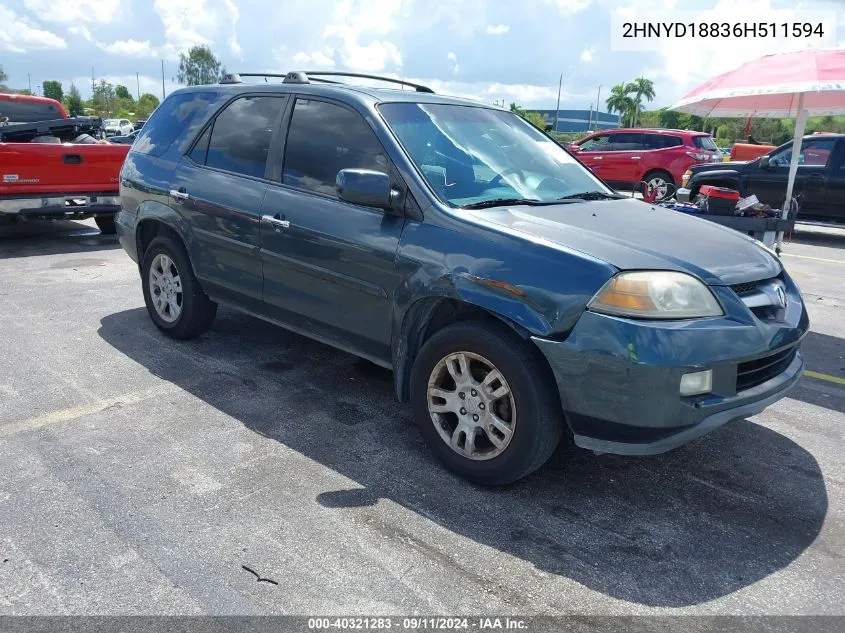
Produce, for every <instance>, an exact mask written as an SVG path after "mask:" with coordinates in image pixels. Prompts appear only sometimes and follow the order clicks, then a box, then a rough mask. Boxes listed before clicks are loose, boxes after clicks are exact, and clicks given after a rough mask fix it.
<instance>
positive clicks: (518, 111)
mask: <svg viewBox="0 0 845 633" xmlns="http://www.w3.org/2000/svg"><path fill="white" fill-rule="evenodd" d="M510 110H511V112H513V113H515V114H518V115H519V116H521V117H523V118H525V110H524V109H523V108H520V107H519V106H518V105H516V104H515V103H514V102H513V101H511V105H510Z"/></svg>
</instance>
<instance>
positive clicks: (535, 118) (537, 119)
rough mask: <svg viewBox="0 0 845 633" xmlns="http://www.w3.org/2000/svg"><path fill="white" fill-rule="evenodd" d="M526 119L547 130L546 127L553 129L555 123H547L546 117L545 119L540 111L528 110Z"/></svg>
mask: <svg viewBox="0 0 845 633" xmlns="http://www.w3.org/2000/svg"><path fill="white" fill-rule="evenodd" d="M525 119H526V120H527V121H528V122H529V123H531V124H532V125H535V126H536V127H538V128H540V129H541V130H545V129H546V128H549V129H551V128H552V125H553V123H546V119H544V118H543V117H542V116H541V115H540V114H539V113H537V112H528V113H527V114H526V115H525Z"/></svg>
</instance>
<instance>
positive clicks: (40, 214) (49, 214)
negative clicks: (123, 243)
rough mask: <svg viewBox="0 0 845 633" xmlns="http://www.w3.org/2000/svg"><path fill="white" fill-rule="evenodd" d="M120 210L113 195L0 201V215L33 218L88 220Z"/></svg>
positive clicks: (78, 195) (44, 197) (74, 195)
mask: <svg viewBox="0 0 845 633" xmlns="http://www.w3.org/2000/svg"><path fill="white" fill-rule="evenodd" d="M119 210H120V197H119V196H115V195H98V194H72V195H68V196H43V197H27V198H11V199H3V200H0V214H4V215H15V216H26V217H34V218H53V219H60V218H65V219H66V218H77V219H79V218H90V217H92V216H96V215H114V214H115V213H117V212H118V211H119Z"/></svg>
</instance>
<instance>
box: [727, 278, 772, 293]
mask: <svg viewBox="0 0 845 633" xmlns="http://www.w3.org/2000/svg"><path fill="white" fill-rule="evenodd" d="M768 281H769V280H768V279H767V280H765V281H750V282H746V283H743V284H734V285H733V286H731V290H733V291H734V292H735V293H736V294H738V295H739V296H740V297H741V296H742V295H748V294H751V293H752V292H756V291H757V287H758V286H759V285H760V284H764V283H767V282H768Z"/></svg>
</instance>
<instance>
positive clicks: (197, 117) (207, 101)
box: [132, 91, 217, 156]
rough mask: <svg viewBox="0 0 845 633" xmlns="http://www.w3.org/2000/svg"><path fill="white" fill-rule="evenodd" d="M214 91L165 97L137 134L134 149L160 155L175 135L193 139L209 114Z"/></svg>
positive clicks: (174, 138)
mask: <svg viewBox="0 0 845 633" xmlns="http://www.w3.org/2000/svg"><path fill="white" fill-rule="evenodd" d="M216 96H217V95H216V93H214V92H211V91H208V92H181V93H176V94H174V95H171V96H169V97H168V98H167V99H165V100H164V103H162V104H161V105H160V106H159V107H158V108H156V110H155V112H153V115H152V116H151V117H150V119H149V121H148V122H147V124H146V125H145V126H144V128H143V129H142V130H141V133H140V134H139V135H138V139H137V140H136V141H135V144H134V145H133V146H132V151H133V152H139V153H141V154H150V155H151V156H161V155H162V154H164V152H166V151H167V149H168V148H169V147H170V146H171V145H172V144H173V142H174V141H175V140H176V139H177V138H193V136H194V135H195V134H196V133H197V131H198V130H199V128H200V127H202V124H203V123H205V122H206V121H207V120H208V117H209V116H210V115H211V109H212V107H213V104H214V99H215V97H216Z"/></svg>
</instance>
